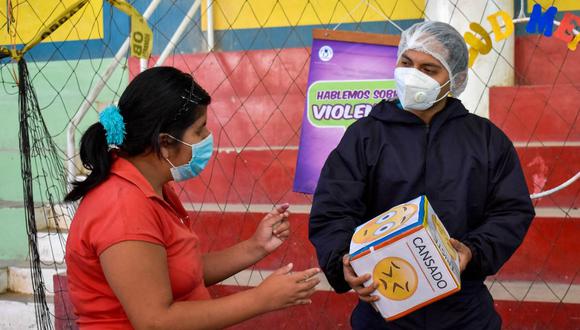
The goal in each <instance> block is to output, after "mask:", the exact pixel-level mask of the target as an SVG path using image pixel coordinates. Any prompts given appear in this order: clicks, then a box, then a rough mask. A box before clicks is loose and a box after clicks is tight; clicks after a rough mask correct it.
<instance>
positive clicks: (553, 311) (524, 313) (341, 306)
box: [211, 286, 580, 330]
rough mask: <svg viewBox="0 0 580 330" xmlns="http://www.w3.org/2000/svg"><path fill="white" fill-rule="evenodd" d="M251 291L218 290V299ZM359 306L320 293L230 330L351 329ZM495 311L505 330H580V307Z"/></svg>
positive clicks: (508, 305)
mask: <svg viewBox="0 0 580 330" xmlns="http://www.w3.org/2000/svg"><path fill="white" fill-rule="evenodd" d="M245 289H247V288H243V287H235V286H215V287H213V288H212V290H211V291H212V293H213V295H214V297H221V296H224V295H228V294H232V293H236V292H239V291H242V290H245ZM356 303H357V297H356V295H355V294H354V293H347V294H342V295H337V294H336V293H334V292H316V293H315V294H314V295H313V298H312V304H311V305H308V306H299V307H294V308H290V309H285V310H281V311H277V312H274V313H269V314H266V315H262V316H259V317H257V318H255V319H251V320H248V321H246V322H243V323H242V324H239V325H237V326H234V327H231V328H229V329H235V330H245V329H248V330H253V329H286V330H294V329H296V330H306V329H317V330H320V329H350V328H351V327H350V313H351V312H352V309H353V308H354V306H355V305H356ZM495 307H496V310H497V311H498V313H499V314H500V315H501V318H502V320H503V326H502V328H503V329H518V330H524V329H529V330H532V329H533V330H536V329H543V330H552V329H553V330H560V329H579V328H580V304H555V303H537V302H517V301H503V300H497V301H496V302H495Z"/></svg>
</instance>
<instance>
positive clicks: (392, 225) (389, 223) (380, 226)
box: [352, 204, 418, 244]
mask: <svg viewBox="0 0 580 330" xmlns="http://www.w3.org/2000/svg"><path fill="white" fill-rule="evenodd" d="M417 209H418V208H417V205H415V204H403V205H399V206H395V207H393V208H392V209H390V210H388V211H387V212H385V213H383V214H381V215H380V216H378V217H376V218H375V219H374V220H371V221H369V222H367V223H366V224H365V225H364V226H363V227H362V228H361V229H360V230H359V231H357V232H356V233H355V234H354V236H353V237H352V241H353V242H355V243H357V244H364V243H369V242H372V241H374V240H376V239H379V238H381V237H384V236H386V235H388V234H390V233H392V232H394V231H395V230H396V229H397V228H399V227H401V226H402V225H403V224H404V223H405V222H407V221H408V220H409V219H411V218H412V217H413V216H414V215H415V213H417Z"/></svg>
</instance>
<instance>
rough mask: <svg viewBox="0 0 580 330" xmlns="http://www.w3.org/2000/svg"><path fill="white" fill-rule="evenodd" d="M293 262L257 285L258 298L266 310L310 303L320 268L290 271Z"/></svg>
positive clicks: (317, 281) (318, 280)
mask: <svg viewBox="0 0 580 330" xmlns="http://www.w3.org/2000/svg"><path fill="white" fill-rule="evenodd" d="M292 267H293V265H292V263H290V264H288V265H286V266H283V267H282V268H280V269H278V270H276V271H275V272H274V273H272V275H270V276H268V277H267V278H266V279H265V280H264V281H263V282H262V283H261V284H260V285H259V286H258V287H256V299H257V301H258V303H260V304H262V306H264V308H265V309H266V310H269V311H272V310H276V309H280V308H285V307H290V306H294V305H303V304H310V303H312V300H310V296H312V294H313V293H314V292H315V291H316V285H317V284H318V283H320V279H319V278H318V276H316V275H317V274H318V273H320V269H318V268H311V269H307V270H304V271H301V272H296V273H290V271H291V270H292Z"/></svg>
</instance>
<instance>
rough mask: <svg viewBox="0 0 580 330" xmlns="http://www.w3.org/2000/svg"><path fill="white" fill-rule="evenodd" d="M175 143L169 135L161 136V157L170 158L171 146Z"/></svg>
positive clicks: (162, 134) (163, 134)
mask: <svg viewBox="0 0 580 330" xmlns="http://www.w3.org/2000/svg"><path fill="white" fill-rule="evenodd" d="M173 143H174V140H173V138H171V136H170V135H169V134H166V133H161V134H159V150H160V151H161V156H163V157H164V158H169V148H170V146H171V145H173Z"/></svg>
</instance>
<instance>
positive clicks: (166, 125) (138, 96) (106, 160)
mask: <svg viewBox="0 0 580 330" xmlns="http://www.w3.org/2000/svg"><path fill="white" fill-rule="evenodd" d="M210 102H211V97H210V96H209V94H208V93H207V92H206V91H205V90H204V89H203V88H202V87H201V86H200V85H199V84H197V83H196V82H195V80H193V77H192V76H191V75H189V74H186V73H183V72H181V71H179V70H177V69H175V68H172V67H156V68H151V69H148V70H145V71H143V72H142V73H140V74H139V75H137V76H136V77H135V78H134V79H133V80H132V81H131V82H130V83H129V85H128V86H127V88H126V89H125V91H124V92H123V95H121V98H120V99H119V105H118V106H119V110H120V113H121V116H122V117H123V121H124V123H125V131H126V136H125V140H124V141H123V143H122V144H121V145H120V146H119V148H120V150H119V151H118V152H119V153H120V154H122V155H127V156H136V155H140V154H143V153H146V152H155V153H157V154H160V150H161V147H160V145H159V134H160V133H169V134H171V135H172V136H174V137H176V138H178V139H180V138H181V137H182V136H183V133H184V132H185V130H186V129H187V128H188V127H189V126H191V125H192V124H193V123H194V122H195V121H196V120H197V119H199V118H200V117H201V116H202V115H203V114H204V110H205V108H206V107H207V105H209V104H210ZM113 152H117V151H109V146H108V144H107V140H106V135H105V128H104V127H103V125H102V124H101V123H96V124H93V125H91V126H90V127H89V128H88V129H87V131H86V132H85V133H84V134H83V137H82V138H81V146H80V156H81V161H82V164H83V166H84V167H85V168H86V169H88V170H89V171H91V172H90V174H89V175H88V177H87V178H86V179H85V180H84V181H76V182H73V183H72V186H73V189H72V190H71V191H70V192H69V193H68V194H67V195H66V197H65V201H66V202H73V201H76V200H79V199H81V198H82V197H83V196H85V195H86V194H87V193H88V192H89V191H90V190H91V189H93V188H95V187H96V186H98V185H99V184H101V183H102V182H103V181H105V180H106V179H107V178H108V177H109V174H110V172H111V166H112V164H113V154H112V153H113Z"/></svg>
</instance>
